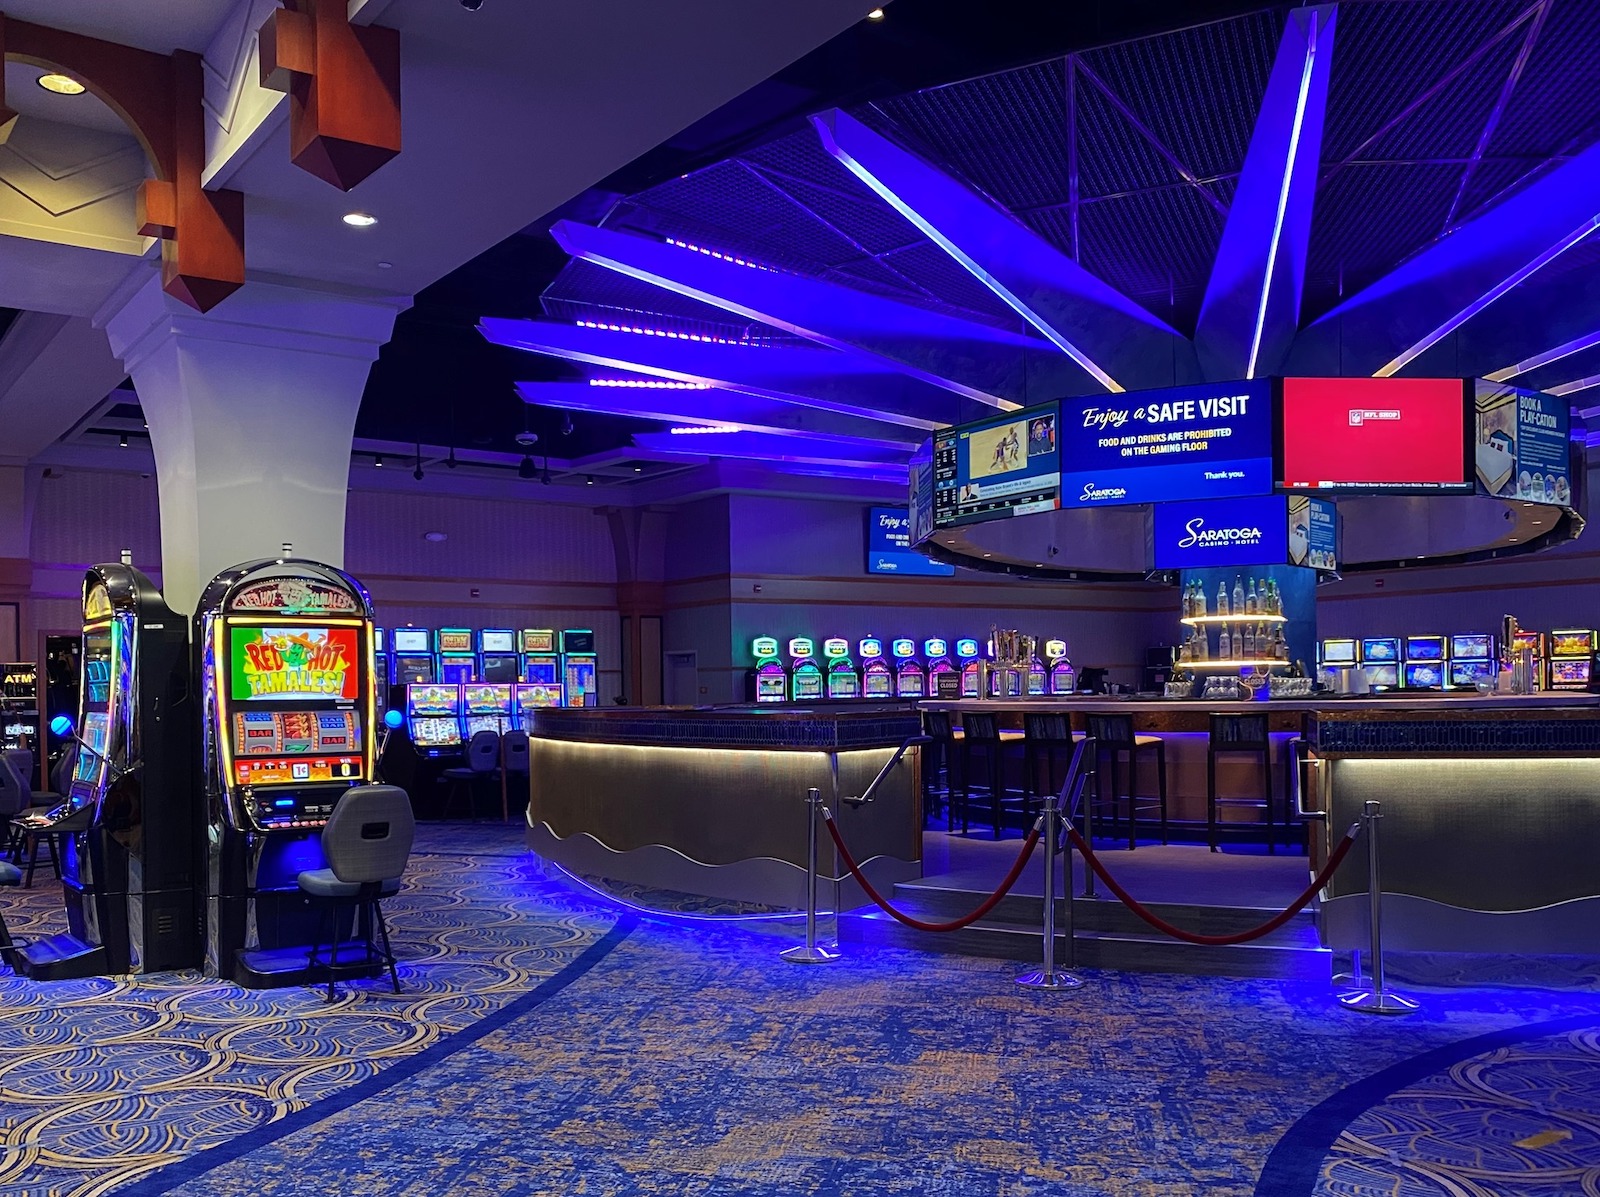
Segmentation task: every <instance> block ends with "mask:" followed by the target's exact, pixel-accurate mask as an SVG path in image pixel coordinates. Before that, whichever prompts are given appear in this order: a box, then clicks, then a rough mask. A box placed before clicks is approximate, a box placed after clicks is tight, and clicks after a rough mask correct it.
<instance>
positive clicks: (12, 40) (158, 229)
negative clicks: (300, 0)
mask: <svg viewBox="0 0 1600 1197" xmlns="http://www.w3.org/2000/svg"><path fill="white" fill-rule="evenodd" d="M0 56H3V58H4V59H7V60H16V61H19V62H26V63H29V64H31V65H33V66H39V67H45V68H48V69H51V70H60V71H65V72H67V73H68V74H70V75H72V76H73V78H75V79H78V80H80V81H81V82H82V83H83V85H84V86H85V87H86V88H88V89H89V91H91V92H92V93H93V94H94V95H96V96H97V97H99V98H100V99H101V100H103V101H104V102H105V103H106V104H107V105H108V106H109V107H110V108H111V109H112V110H113V111H114V112H116V113H117V115H118V116H120V117H121V118H122V119H123V121H124V122H125V123H126V124H127V126H128V128H129V130H130V131H131V132H132V133H133V135H134V136H135V137H136V138H138V139H139V143H140V145H142V146H143V147H144V151H145V154H146V156H147V157H148V158H149V159H150V162H151V164H152V166H154V168H155V173H156V183H155V184H154V185H147V186H146V187H144V188H142V189H141V191H140V194H139V196H138V198H137V203H136V207H137V210H138V220H139V225H140V232H141V233H142V234H143V235H145V236H160V237H161V238H162V243H161V286H162V289H163V290H165V291H166V293H167V294H168V295H171V296H173V297H174V298H175V299H179V300H182V301H183V302H184V303H186V304H188V305H189V306H190V307H192V308H195V309H196V310H197V311H201V312H206V311H210V310H211V309H212V308H213V307H215V306H216V305H217V304H218V303H220V302H222V300H224V299H226V298H227V297H228V296H229V295H231V294H232V293H233V292H234V291H236V290H237V289H238V288H239V287H240V286H241V285H242V284H243V283H244V196H243V194H241V193H240V192H237V191H217V192H207V191H205V190H204V189H202V187H201V186H200V174H201V171H202V170H203V168H204V166H205V126H204V121H203V111H202V109H201V100H202V97H203V81H202V78H201V71H200V56H199V55H198V54H194V53H191V52H189V51H186V50H180V51H178V52H176V53H175V54H173V55H172V57H170V58H166V57H163V56H162V55H160V54H153V53H151V52H150V51H148V50H139V49H135V48H133V47H131V46H121V45H118V44H116V43H115V42H108V41H102V40H101V39H100V38H95V37H85V36H84V35H82V34H78V33H65V32H63V31H61V30H59V29H50V28H47V27H46V26H43V25H34V24H31V23H30V22H27V21H15V20H9V21H8V20H5V18H4V17H3V15H0ZM10 112H11V110H10V109H9V108H7V107H6V106H5V84H4V76H3V74H0V121H5V120H9V119H13V118H11V117H8V116H7V114H8V113H10Z"/></svg>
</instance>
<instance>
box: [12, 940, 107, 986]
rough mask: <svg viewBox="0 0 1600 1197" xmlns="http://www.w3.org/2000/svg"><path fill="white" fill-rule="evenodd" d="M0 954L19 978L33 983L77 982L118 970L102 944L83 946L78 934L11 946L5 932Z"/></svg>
mask: <svg viewBox="0 0 1600 1197" xmlns="http://www.w3.org/2000/svg"><path fill="white" fill-rule="evenodd" d="M0 955H4V956H5V958H6V962H7V963H8V964H10V965H11V971H12V972H14V973H16V974H17V976H19V977H27V978H28V979H29V980H33V981H76V980H79V979H81V978H83V977H104V976H109V975H111V974H112V973H113V972H114V971H115V970H113V969H112V968H111V966H110V963H109V961H108V960H107V957H106V949H105V947H104V945H101V944H89V943H84V942H83V940H81V939H79V938H78V937H77V936H75V935H68V934H65V933H63V934H60V935H46V936H45V937H44V938H42V939H35V940H33V941H31V942H30V943H26V944H15V945H14V944H12V943H11V936H10V934H9V933H5V943H4V944H0Z"/></svg>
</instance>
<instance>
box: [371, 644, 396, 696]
mask: <svg viewBox="0 0 1600 1197" xmlns="http://www.w3.org/2000/svg"><path fill="white" fill-rule="evenodd" d="M393 671H394V661H393V660H392V659H391V658H390V653H389V635H388V633H387V632H385V631H384V629H382V628H373V629H372V676H373V677H374V678H376V679H377V686H378V707H379V709H381V710H385V711H387V710H388V709H389V707H390V706H391V705H392V704H391V703H390V702H389V675H390V674H391V673H392V672H393Z"/></svg>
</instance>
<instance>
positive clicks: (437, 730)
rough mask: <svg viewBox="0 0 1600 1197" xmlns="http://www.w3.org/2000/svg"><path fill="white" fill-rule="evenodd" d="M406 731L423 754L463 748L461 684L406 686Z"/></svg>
mask: <svg viewBox="0 0 1600 1197" xmlns="http://www.w3.org/2000/svg"><path fill="white" fill-rule="evenodd" d="M406 735H408V736H410V737H411V746H412V747H413V748H415V749H416V750H417V755H418V756H421V757H430V758H431V757H441V756H455V755H456V754H457V753H459V752H460V751H461V687H460V686H446V685H443V684H441V683H439V682H429V683H428V684H427V685H424V686H407V687H406Z"/></svg>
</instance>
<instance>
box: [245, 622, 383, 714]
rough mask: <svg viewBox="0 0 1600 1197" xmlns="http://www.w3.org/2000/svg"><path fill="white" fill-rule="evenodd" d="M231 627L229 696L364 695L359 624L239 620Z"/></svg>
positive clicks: (258, 699)
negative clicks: (264, 623)
mask: <svg viewBox="0 0 1600 1197" xmlns="http://www.w3.org/2000/svg"><path fill="white" fill-rule="evenodd" d="M228 632H229V651H228V697H229V698H230V699H231V700H232V701H234V702H262V701H268V702H277V701H289V700H294V701H299V700H304V699H311V700H325V701H339V700H344V701H346V702H354V701H355V700H356V699H357V698H359V697H360V695H361V669H360V661H361V645H360V634H359V631H358V629H356V628H347V627H338V628H334V627H312V626H309V625H305V626H290V627H258V626H254V625H249V626H245V625H239V624H234V625H232V626H231V627H230V628H229V629H228Z"/></svg>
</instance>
